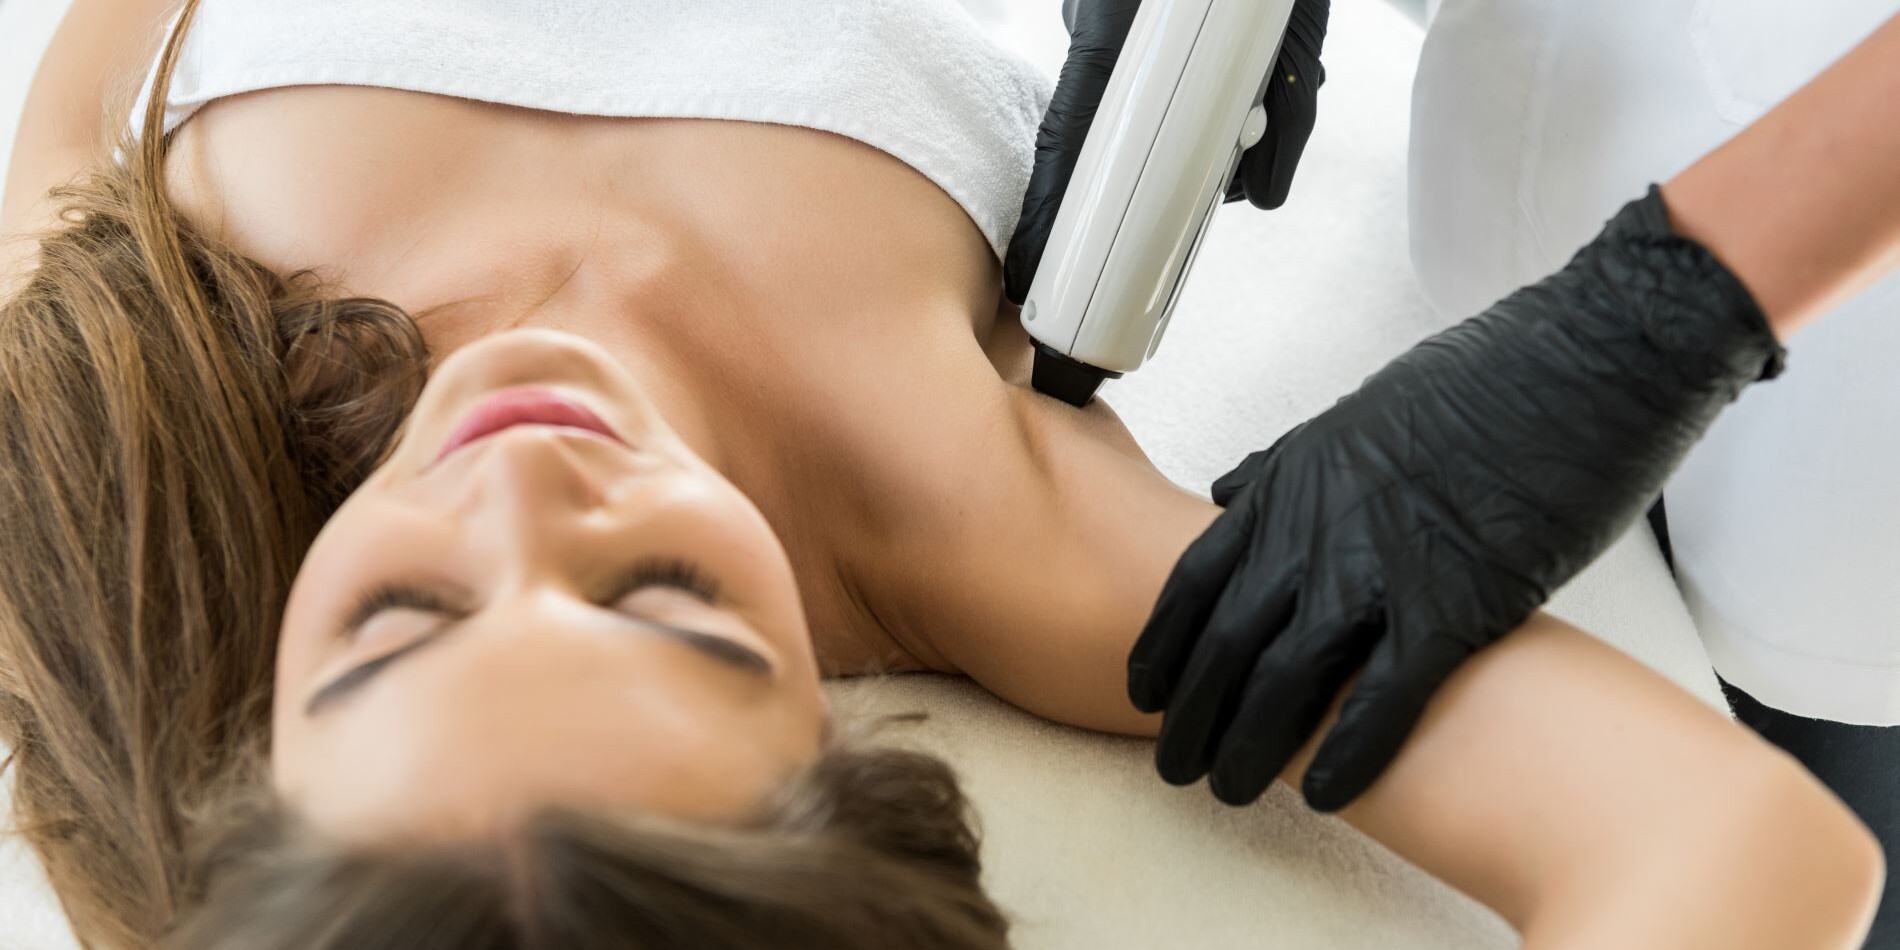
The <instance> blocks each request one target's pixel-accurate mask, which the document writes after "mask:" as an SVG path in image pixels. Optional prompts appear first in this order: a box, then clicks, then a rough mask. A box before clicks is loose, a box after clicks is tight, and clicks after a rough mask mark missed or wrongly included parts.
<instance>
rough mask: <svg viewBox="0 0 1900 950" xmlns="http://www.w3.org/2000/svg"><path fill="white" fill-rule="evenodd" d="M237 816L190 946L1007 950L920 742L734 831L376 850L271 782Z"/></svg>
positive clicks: (606, 831) (598, 822)
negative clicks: (291, 807) (322, 824)
mask: <svg viewBox="0 0 1900 950" xmlns="http://www.w3.org/2000/svg"><path fill="white" fill-rule="evenodd" d="M251 787H252V788H257V787H259V786H257V785H253V786H251ZM222 815H223V828H222V829H221V830H220V831H219V832H217V833H216V834H215V835H214V836H213V837H212V838H211V839H210V843H209V844H208V845H207V849H208V850H207V852H206V853H205V854H204V855H203V860H204V862H205V864H206V866H207V867H208V868H209V869H210V871H209V875H208V876H209V893H208V895H207V897H206V899H205V901H204V903H203V905H202V907H201V908H200V909H199V910H198V912H197V913H196V914H194V915H193V916H191V917H190V918H188V919H187V921H186V922H185V923H184V925H183V926H181V927H180V928H179V930H178V931H177V932H176V933H175V934H173V936H172V939H171V940H170V941H168V943H167V946H168V947H173V948H176V950H543V948H545V950H613V948H628V950H630V948H636V947H637V948H644V950H671V948H677V950H768V948H769V950H892V948H907V950H909V948H919V950H921V948H930V950H938V948H942V950H1006V948H1007V947H1008V940H1007V930H1008V927H1007V924H1006V922H1005V920H1004V918H1003V916H1002V915H1001V914H1000V913H999V912H998V911H997V909H996V907H995V905H993V904H992V903H991V902H990V901H989V899H988V898H987V897H986V896H985V895H984V893H983V891H982V889H981V888H980V887H979V886H978V880H977V879H978V874H979V866H978V861H977V838H976V834H975V833H974V832H973V831H972V829H971V825H970V823H969V822H968V820H967V818H966V803H965V801H964V798H963V795H962V792H961V791H960V790H959V789H958V787H957V782H956V778H955V776H954V775H953V774H952V773H951V772H950V769H949V768H948V767H947V766H945V765H944V764H943V763H942V762H941V761H939V760H937V759H935V758H932V757H930V756H927V755H922V754H919V753H916V752H908V751H902V750H898V749H892V748H882V749H872V748H868V747H867V748H862V749H860V748H854V747H853V745H852V744H848V743H841V744H839V745H838V746H836V747H834V748H833V749H832V750H831V751H830V752H828V753H827V754H826V755H825V756H824V757H823V758H821V759H820V760H819V762H818V763H817V764H816V765H815V766H814V767H812V768H811V769H809V770H807V771H806V772H805V774H804V775H803V776H802V777H800V778H799V779H797V780H795V781H793V782H792V783H790V784H789V785H788V786H786V787H785V788H783V789H781V790H780V792H779V793H778V794H777V795H776V796H775V797H774V798H773V800H771V801H770V802H768V803H766V804H765V806H763V807H762V808H761V810H760V812H759V814H758V815H757V816H755V817H754V818H753V819H752V820H750V821H748V822H746V823H744V824H743V825H742V826H740V827H735V828H728V829H717V828H707V827H704V826H698V825H688V824H682V823H678V822H672V821H668V820H666V819H664V818H662V817H658V816H652V815H628V816H600V815H588V814H584V813H579V812H575V811H570V810H563V809H550V810H547V811H544V812H542V813H541V814H539V815H537V816H535V817H534V818H532V819H531V820H528V821H526V822H524V823H522V824H520V825H517V826H514V827H510V828H507V829H505V830H501V831H498V832H496V833H494V834H492V835H490V836H488V837H485V838H482V839H478V840H472V841H457V842H451V843H440V844H420V845H418V844H417V843H414V842H406V843H392V844H390V845H388V846H384V847H373V846H362V845H356V846H351V845H346V844H342V843H340V842H337V841H335V840H332V839H328V838H326V837H324V836H323V835H322V834H320V833H318V832H316V831H314V830H312V829H310V828H309V827H308V826H306V825H305V824H303V823H301V822H299V821H298V820H297V819H296V818H295V817H294V816H293V815H291V814H289V813H287V812H286V811H285V810H284V809H283V808H282V806H281V805H279V804H278V803H277V802H275V801H274V800H272V799H271V798H269V797H268V796H267V795H265V796H259V795H255V794H254V795H252V796H249V797H247V798H246V799H244V800H242V803H241V804H240V805H238V806H237V807H235V808H227V809H224V810H223V811H222Z"/></svg>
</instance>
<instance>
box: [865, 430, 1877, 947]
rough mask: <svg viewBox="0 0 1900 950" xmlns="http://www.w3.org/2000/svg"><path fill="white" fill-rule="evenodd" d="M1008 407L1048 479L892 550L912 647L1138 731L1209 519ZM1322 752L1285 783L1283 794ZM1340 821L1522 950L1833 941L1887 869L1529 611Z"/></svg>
mask: <svg viewBox="0 0 1900 950" xmlns="http://www.w3.org/2000/svg"><path fill="white" fill-rule="evenodd" d="M1022 401H1023V402H1024V403H1025V404H1026V405H1025V406H1024V409H1025V419H1027V420H1029V421H1028V425H1027V426H1026V432H1028V433H1029V434H1028V435H1027V436H1026V437H1027V438H1028V440H1029V441H1028V444H1029V445H1030V446H1031V449H1030V450H1031V451H1032V452H1033V453H1034V454H1035V457H1036V458H1037V464H1036V465H1035V466H1033V468H1034V469H1035V471H1037V472H1038V473H1040V474H1039V475H1037V476H1033V477H1036V478H1046V479H1047V480H1048V481H1047V482H1046V483H1044V484H1035V485H1025V484H1020V483H1005V481H1006V480H1004V479H1000V478H999V479H998V480H996V481H989V480H985V481H984V482H983V484H981V485H973V486H971V487H970V488H969V489H968V490H969V491H970V492H973V493H976V494H975V496H974V497H965V499H964V500H965V501H966V502H967V507H964V508H963V509H962V511H963V512H964V513H963V514H962V515H960V516H958V517H959V518H960V519H962V520H961V521H960V522H958V523H962V522H967V521H968V517H969V516H968V512H969V511H970V510H979V511H988V512H990V515H991V516H989V517H985V518H982V519H979V521H980V524H977V525H974V526H966V527H965V529H964V530H965V532H966V533H967V532H971V531H977V530H979V529H980V531H981V532H984V533H987V534H988V535H990V537H988V539H987V540H986V541H985V543H983V544H982V545H981V546H980V548H979V549H975V550H971V551H969V552H968V553H967V554H962V555H960V554H959V553H958V552H960V551H962V549H963V547H964V546H963V545H954V546H950V547H945V546H943V545H942V544H941V541H942V539H943V538H945V537H947V536H949V529H948V528H946V529H945V530H944V531H927V532H920V535H919V536H920V537H924V538H935V539H937V541H938V543H937V544H936V545H935V546H933V547H931V548H930V549H929V550H927V551H924V550H920V551H917V552H912V553H911V554H902V553H899V554H897V555H896V556H895V560H903V561H908V562H910V563H916V564H919V565H925V566H927V567H928V570H927V571H924V572H921V573H920V574H919V580H918V584H917V594H916V598H915V600H916V602H917V603H918V604H919V605H920V606H921V607H922V608H923V609H922V610H921V611H920V612H917V613H914V614H913V616H928V617H933V618H939V619H941V621H942V623H941V624H933V625H932V626H931V628H930V629H929V630H915V631H911V632H910V633H911V636H913V637H915V638H919V639H923V640H925V641H926V642H927V643H928V644H929V646H930V647H931V652H933V653H935V654H936V655H937V656H938V658H939V659H940V662H941V665H943V666H945V667H946V668H952V669H956V670H960V671H962V672H965V673H967V674H968V675H970V676H972V677H973V678H975V679H976V680H977V681H978V682H980V683H982V684H983V685H984V686H985V687H986V688H988V689H990V690H991V691H992V692H994V693H996V694H997V695H999V696H1001V697H1002V698H1004V699H1006V700H1009V701H1010V702H1012V703H1015V704H1017V705H1019V706H1022V707H1024V708H1026V709H1028V710H1029V711H1031V712H1034V713H1037V714H1039V715H1042V716H1045V717H1048V718H1051V719H1055V720H1058V721H1062V722H1068V723H1073V724H1076V725H1081V726H1085V727H1088V728H1096V729H1105V730H1113V731H1118V732H1127V733H1133V734H1146V735H1153V734H1154V732H1155V729H1156V727H1157V726H1158V725H1159V719H1158V717H1152V716H1143V715H1141V714H1140V713H1137V712H1136V711H1135V710H1134V708H1133V707H1132V705H1131V704H1130V702H1129V699H1128V696H1127V685H1126V680H1125V670H1126V662H1127V656H1128V650H1129V646H1130V644H1132V643H1133V642H1134V639H1135V637H1136V635H1137V634H1138V633H1139V631H1140V630H1141V627H1142V624H1143V623H1144V622H1145V621H1146V620H1147V618H1148V611H1149V610H1150V609H1151V608H1152V606H1153V603H1154V599H1155V597H1156V595H1157V593H1158V592H1159V591H1160V589H1161V587H1162V584H1163V581H1164V580H1165V578H1166V576H1167V574H1168V572H1169V570H1170V568H1171V567H1172V566H1173V564H1174V561H1175V559H1176V558H1177V557H1179V555H1180V553H1181V551H1182V549H1183V548H1184V547H1185V546H1186V545H1187V544H1188V543H1189V542H1190V541H1191V540H1192V539H1193V538H1194V537H1195V536H1196V535H1197V534H1198V533H1199V532H1200V531H1201V530H1202V529H1203V528H1204V527H1205V526H1206V525H1207V523H1208V522H1209V521H1211V520H1212V519H1213V518H1214V516H1215V515H1216V513H1217V512H1218V509H1216V508H1215V507H1214V506H1213V505H1210V504H1208V503H1207V502H1206V501H1205V500H1203V499H1200V498H1197V497H1195V496H1193V495H1191V494H1189V493H1187V492H1185V491H1182V490H1181V489H1179V488H1178V487H1176V486H1174V485H1173V484H1172V483H1170V482H1168V480H1167V479H1166V478H1164V477H1163V476H1162V475H1161V474H1160V473H1158V472H1156V471H1155V470H1154V469H1153V467H1152V466H1150V465H1148V464H1147V463H1146V462H1145V461H1144V460H1142V459H1141V458H1140V457H1139V455H1138V453H1135V454H1131V453H1130V452H1129V451H1128V448H1127V446H1117V445H1115V444H1113V442H1114V440H1110V439H1104V438H1103V437H1102V431H1101V430H1102V425H1101V424H1102V422H1103V420H1101V419H1090V418H1084V415H1085V414H1083V413H1079V412H1077V411H1076V410H1073V409H1070V408H1068V407H1066V406H1058V405H1056V404H1055V403H1054V401H1053V400H1049V399H1046V398H1043V397H1039V396H1033V395H1032V394H1027V393H1025V394H1024V395H1023V397H1022ZM893 560H894V559H893V558H887V559H886V563H892V562H893ZM933 597H934V598H935V599H934V600H933V599H932V598H933ZM1337 712H1338V700H1337V699H1335V701H1334V704H1333V709H1332V710H1331V711H1329V713H1328V714H1327V715H1328V720H1327V724H1328V725H1330V723H1331V719H1332V717H1333V716H1334V715H1336V714H1337ZM1321 731H1322V732H1323V731H1324V730H1321ZM1314 745H1315V741H1314V740H1309V741H1308V743H1307V745H1306V747H1305V748H1303V749H1301V750H1300V751H1299V753H1298V754H1296V755H1295V756H1294V757H1293V760H1292V763H1291V765H1290V766H1289V767H1288V769H1287V770H1286V771H1285V772H1284V773H1283V774H1282V775H1281V778H1282V779H1284V780H1287V781H1291V782H1293V783H1295V784H1296V785H1297V783H1298V781H1299V780H1300V779H1301V778H1302V777H1303V775H1304V772H1305V769H1306V767H1307V765H1308V763H1309V761H1310V760H1311V757H1312V754H1313V749H1314ZM1340 814H1341V815H1342V816H1343V817H1344V818H1345V819H1346V820H1347V821H1348V822H1350V823H1352V824H1353V825H1354V826H1356V827H1358V828H1360V829H1361V830H1363V831H1365V832H1366V833H1367V834H1369V835H1371V836H1372V837H1373V838H1375V839H1377V840H1378V841H1380V842H1381V843H1383V844H1385V845H1386V846H1387V847H1389V848H1391V849H1392V850H1393V851H1395V852H1397V853H1398V854H1400V855H1401V856H1403V857H1405V858H1406V859H1408V860H1410V861H1412V862H1414V863H1415V864H1417V865H1419V866H1420V867H1421V868H1423V869H1425V870H1426V871H1428V872H1430V873H1431V874H1433V875H1435V876H1437V877H1439V878H1441V879H1443V880H1445V881H1446V882H1448V883H1450V884H1451V885H1453V886H1455V887H1457V888H1459V889H1460V890H1463V891H1465V892H1466V893H1468V894H1470V895H1471V896H1473V897H1475V898H1477V899H1478V900H1480V901H1482V902H1484V903H1485V904H1487V905H1489V906H1490V907H1492V908H1494V909H1495V910H1497V911H1498V912H1499V913H1500V914H1502V915H1503V916H1504V917H1505V918H1506V919H1508V920H1510V921H1511V922H1512V923H1513V924H1514V925H1515V926H1517V927H1518V928H1519V929H1520V931H1522V932H1523V933H1524V934H1525V937H1526V946H1527V947H1530V948H1537V950H1546V948H1572V947H1601V948H1614V950H1631V948H1644V947H1659V948H1660V947H1668V948H1671V950H1678V948H1697V947H1709V948H1721V950H1750V948H1762V950H1786V948H1790V947H1800V948H1803V950H1831V948H1840V950H1849V948H1855V947H1858V946H1859V940H1860V937H1861V935H1862V933H1863V932H1864V930H1865V928H1866V927H1867V925H1868V923H1869V921H1870V919H1871V915H1872V912H1873V907H1874V904H1875V901H1876V900H1877V899H1878V896H1879V888H1880V883H1881V881H1882V878H1883V871H1882V860H1881V856H1880V852H1879V850H1878V848H1877V846H1876V845H1875V843H1874V841H1873V839H1872V837H1871V836H1870V835H1869V834H1868V833H1867V831H1866V829H1865V828H1863V827H1862V826H1861V825H1860V824H1859V823H1858V821H1857V820H1856V819H1855V818H1854V817H1853V816H1852V815H1851V813H1849V812H1848V811H1847V809H1846V808H1845V807H1844V806H1843V805H1841V804H1840V802H1839V801H1837V800H1836V799H1834V798H1833V796H1832V795H1831V794H1830V793H1829V792H1828V791H1827V790H1826V789H1825V788H1823V787H1822V786H1821V785H1820V784H1819V783H1818V782H1816V781H1815V780H1814V779H1813V778H1812V777H1811V776H1809V775H1808V774H1807V773H1806V772H1804V771H1803V770H1802V769H1801V768H1800V767H1799V766H1798V765H1797V764H1796V763H1795V762H1794V761H1793V760H1792V759H1790V758H1788V757H1787V756H1786V755H1784V754H1783V753H1781V752H1780V751H1779V750H1777V749H1775V748H1773V747H1772V746H1770V745H1768V744H1767V743H1765V742H1763V741H1762V740H1760V739H1759V738H1757V737H1755V736H1754V735H1753V734H1752V733H1749V732H1748V731H1746V730H1745V729H1743V728H1741V727H1740V726H1738V725H1736V724H1735V723H1733V722H1731V721H1729V720H1728V719H1726V718H1725V717H1723V716H1722V715H1721V714H1720V713H1718V712H1716V711H1715V710H1713V709H1710V708H1708V707H1707V706H1705V705H1703V704H1702V703H1701V702H1699V701H1697V700H1696V699H1694V698H1693V697H1691V696H1690V695H1689V694H1687V693H1685V692H1683V691H1682V690H1681V689H1679V688H1678V687H1676V686H1675V685H1674V684H1672V683H1670V682H1669V681H1667V680H1666V679H1664V678H1663V677H1661V676H1659V675H1657V674H1656V673H1654V672H1651V671H1650V670H1649V669H1647V668H1645V667H1644V666H1643V665H1642V664H1640V663H1638V662H1637V661H1636V660H1634V659H1632V658H1630V657H1628V656H1626V655H1624V654H1623V653H1621V652H1620V651H1618V650H1616V649H1615V648H1613V647H1610V646H1608V645H1606V644H1604V643H1602V642H1600V641H1598V640H1596V639H1595V638H1593V637H1591V636H1589V635H1588V634H1585V633H1583V632H1580V631H1578V630H1576V629H1574V628H1572V627H1569V626H1568V625H1566V624H1564V623H1563V622H1561V621H1559V620H1556V619H1554V618H1552V617H1549V616H1547V615H1542V614H1538V615H1535V616H1533V618H1532V619H1531V621H1530V622H1529V623H1527V624H1526V625H1525V626H1524V627H1522V628H1520V629H1519V630H1518V631H1516V632H1515V633H1514V634H1513V635H1511V636H1508V637H1505V638H1504V639H1503V640H1501V641H1500V642H1498V643H1497V644H1494V645H1493V646H1491V647H1488V648H1486V649H1484V650H1482V651H1479V652H1478V653H1477V654H1476V655H1475V656H1473V657H1472V658H1471V660H1470V661H1469V662H1467V663H1465V664H1464V665H1463V666H1462V667H1461V668H1460V669H1459V670H1458V671H1457V672H1456V673H1454V674H1453V675H1452V677H1451V678H1450V679H1449V680H1448V681H1447V683H1446V685H1445V687H1444V688H1443V689H1441V690H1439V691H1438V692H1437V693H1436V694H1435V695H1434V697H1433V698H1432V700H1431V701H1430V703H1429V705H1428V706H1427V707H1426V710H1425V713H1424V716H1423V719H1422V721H1421V722H1420V723H1419V725H1418V728H1417V731H1416V732H1414V733H1413V734H1412V736H1411V738H1410V740H1409V741H1408V742H1407V743H1406V745H1405V746H1404V747H1403V749H1402V751H1401V752H1400V753H1399V755H1398V757H1397V759H1396V760H1395V761H1394V763H1393V765H1392V767H1391V768H1390V769H1389V770H1388V771H1386V772H1385V773H1384V775H1383V777H1381V778H1380V779H1379V780H1378V781H1377V782H1376V783H1375V784H1373V785H1372V786H1371V787H1370V789H1369V790H1368V791H1367V793H1366V794H1365V795H1363V796H1362V797H1360V798H1359V799H1357V800H1356V801H1355V802H1354V803H1353V804H1351V805H1349V806H1348V807H1346V808H1345V809H1344V810H1343V811H1342V812H1341V813H1340Z"/></svg>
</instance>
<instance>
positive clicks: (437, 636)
mask: <svg viewBox="0 0 1900 950" xmlns="http://www.w3.org/2000/svg"><path fill="white" fill-rule="evenodd" d="M615 616H616V617H617V618H618V619H619V621H620V622H621V623H623V624H624V625H626V626H629V627H636V628H638V629H639V630H640V631H642V632H645V633H657V634H659V635H661V636H663V637H666V638H667V639H670V640H674V641H676V642H679V643H683V644H686V645H687V646H689V647H692V648H693V649H694V650H696V651H698V652H699V653H700V654H701V655H702V656H706V657H710V658H711V659H713V660H716V661H718V662H719V663H721V664H723V665H725V666H728V667H730V668H732V669H736V670H740V671H743V672H745V673H749V674H751V675H754V676H766V675H769V674H770V673H771V672H772V664H771V663H769V662H767V661H766V659H765V657H763V656H760V655H759V652H758V651H757V650H754V649H752V648H751V647H749V646H746V645H745V644H743V643H737V642H735V641H732V640H728V639H726V638H724V637H715V636H713V635H711V634H707V633H701V632H699V631H697V630H688V629H686V628H685V627H675V626H673V625H672V624H667V623H661V622H659V621H657V620H644V619H641V618H639V617H630V616H627V615H625V614H616V615H615ZM466 626H467V624H466V623H463V622H461V621H455V622H451V623H447V624H444V625H442V626H441V627H438V628H437V629H436V630H434V631H432V632H430V633H428V634H426V635H424V636H421V637H418V638H416V639H415V640H412V641H410V642H408V643H405V644H403V645H402V646H400V647H397V648H396V649H394V650H391V651H389V652H388V653H385V654H383V655H381V656H378V657H376V658H374V659H370V660H364V661H363V662H361V663H358V664H357V665H355V666H353V667H350V668H349V669H348V670H346V671H344V672H343V673H342V674H340V675H338V676H337V677H336V678H335V679H332V680H331V681H330V682H328V683H326V684H324V686H323V687H322V688H321V689H319V690H317V691H316V692H315V693H312V694H311V695H310V699H309V701H307V702H306V703H304V710H303V713H304V715H305V716H314V715H316V714H317V713H320V712H322V711H323V710H324V709H326V708H328V707H330V706H333V705H335V704H336V703H338V702H339V701H341V700H344V699H347V698H348V697H349V696H350V695H352V694H353V693H356V692H357V691H358V690H360V689H362V688H363V684H365V683H368V682H369V681H370V680H372V679H375V678H376V675H377V674H379V673H381V672H382V671H384V670H386V669H388V668H389V667H390V665H391V664H394V663H397V662H400V661H401V660H402V659H403V658H405V657H407V656H409V655H411V654H413V653H415V652H416V651H417V650H420V649H422V648H423V647H426V646H429V645H430V644H433V643H441V642H442V641H443V640H446V639H447V638H448V637H449V635H450V634H453V633H455V632H457V631H459V630H462V629H464V628H465V627H466Z"/></svg>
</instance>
